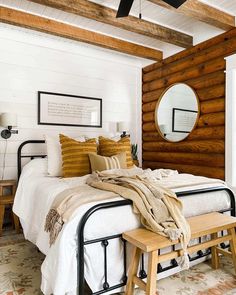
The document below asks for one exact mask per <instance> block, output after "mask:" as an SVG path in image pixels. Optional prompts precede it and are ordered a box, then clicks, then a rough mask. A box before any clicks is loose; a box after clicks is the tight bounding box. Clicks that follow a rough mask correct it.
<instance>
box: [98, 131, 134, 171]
mask: <svg viewBox="0 0 236 295" xmlns="http://www.w3.org/2000/svg"><path fill="white" fill-rule="evenodd" d="M122 152H125V153H126V164H127V168H131V167H133V165H134V163H133V160H132V156H131V143H130V139H129V137H123V138H121V139H120V140H119V141H115V140H112V139H109V138H105V137H103V136H99V154H100V155H101V156H105V157H111V156H114V155H117V154H120V153H122Z"/></svg>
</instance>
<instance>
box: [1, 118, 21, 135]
mask: <svg viewBox="0 0 236 295" xmlns="http://www.w3.org/2000/svg"><path fill="white" fill-rule="evenodd" d="M0 126H2V127H5V128H7V129H4V130H3V131H2V132H1V136H2V138H4V139H8V138H10V137H11V135H12V134H18V130H12V127H16V126H17V115H16V114H13V113H2V114H1V115H0Z"/></svg>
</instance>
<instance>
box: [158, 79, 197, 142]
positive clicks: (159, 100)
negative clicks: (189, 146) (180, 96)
mask: <svg viewBox="0 0 236 295" xmlns="http://www.w3.org/2000/svg"><path fill="white" fill-rule="evenodd" d="M179 84H183V85H186V86H188V87H189V88H191V89H192V91H193V93H194V94H195V97H196V100H197V106H198V114H197V118H196V122H195V124H194V126H193V128H192V130H191V132H189V134H188V135H187V136H186V137H185V138H183V139H180V140H178V141H171V140H169V139H167V138H166V137H165V136H164V135H163V133H162V132H161V130H160V128H159V124H158V117H157V112H158V108H159V105H160V103H161V100H162V98H163V96H164V95H165V94H166V92H167V91H168V90H169V89H170V88H171V87H173V86H176V85H179ZM200 111H201V109H200V101H199V97H198V95H197V92H196V91H195V90H194V89H193V88H192V87H191V86H189V85H188V84H186V83H182V82H179V83H174V84H171V85H170V86H168V87H167V88H166V89H165V90H164V91H163V92H162V94H161V95H160V97H159V99H158V101H157V103H156V107H155V126H156V129H157V132H158V134H159V135H160V136H161V137H162V138H163V139H164V140H165V141H168V142H171V143H176V142H181V141H183V140H185V139H187V138H188V137H189V135H190V134H191V133H192V132H193V131H194V129H195V128H196V126H197V124H198V120H199V117H200Z"/></svg>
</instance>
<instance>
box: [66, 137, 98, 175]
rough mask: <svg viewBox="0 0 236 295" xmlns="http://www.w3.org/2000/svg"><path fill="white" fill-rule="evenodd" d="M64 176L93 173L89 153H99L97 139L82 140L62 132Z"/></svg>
mask: <svg viewBox="0 0 236 295" xmlns="http://www.w3.org/2000/svg"><path fill="white" fill-rule="evenodd" d="M60 143H61V154H62V175H63V177H75V176H83V175H86V174H89V173H91V167H90V161H89V157H88V154H89V153H95V154H96V153H97V144H96V139H95V138H93V139H89V140H86V141H85V142H80V141H77V140H75V139H72V138H70V137H68V136H65V135H63V134H60Z"/></svg>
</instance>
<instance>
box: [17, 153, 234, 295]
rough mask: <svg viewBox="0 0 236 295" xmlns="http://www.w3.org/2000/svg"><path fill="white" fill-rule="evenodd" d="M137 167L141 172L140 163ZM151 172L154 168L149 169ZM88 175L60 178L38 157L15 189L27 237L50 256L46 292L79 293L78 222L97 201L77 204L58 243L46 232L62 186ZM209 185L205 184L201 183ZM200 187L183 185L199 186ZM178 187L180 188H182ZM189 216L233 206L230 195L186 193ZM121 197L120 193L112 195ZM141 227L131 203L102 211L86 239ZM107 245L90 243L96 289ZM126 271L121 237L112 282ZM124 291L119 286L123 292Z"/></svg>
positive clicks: (88, 271) (90, 273) (90, 275)
mask: <svg viewBox="0 0 236 295" xmlns="http://www.w3.org/2000/svg"><path fill="white" fill-rule="evenodd" d="M135 169H136V170H135V171H136V172H139V173H140V171H141V169H140V168H135ZM149 173H150V172H149ZM164 174H165V171H163V170H162V171H161V174H160V171H155V172H153V174H152V175H154V176H155V175H158V176H159V177H160V175H162V176H164ZM168 175H169V176H168V177H164V178H163V183H165V182H166V183H168V181H169V180H171V178H172V180H173V179H176V183H177V180H178V177H182V178H183V179H184V177H185V176H184V174H182V175H181V174H179V175H176V173H174V172H173V173H169V171H168ZM87 177H88V176H83V177H75V178H67V179H62V178H55V177H48V176H47V160H46V159H35V160H32V161H31V162H30V163H28V164H27V165H26V166H25V167H24V169H23V171H22V174H21V178H20V181H19V184H18V189H17V192H16V197H15V202H14V206H13V211H14V213H15V214H17V215H18V216H19V217H20V220H21V223H22V227H23V230H24V235H25V238H26V239H28V240H29V241H31V242H32V243H34V244H35V245H37V247H38V248H39V250H40V251H41V252H43V253H44V254H45V255H46V258H45V260H44V262H43V264H42V268H41V271H42V283H41V289H42V292H43V293H44V294H45V295H50V294H52V293H53V294H54V295H65V294H67V295H75V294H76V287H77V261H76V251H77V235H76V233H77V227H78V224H79V221H80V220H81V218H82V216H83V215H84V213H85V212H86V211H87V210H88V209H89V208H91V207H92V206H94V205H95V204H96V203H90V204H86V205H83V206H81V207H80V208H78V210H77V213H76V214H75V216H74V218H73V219H72V220H71V221H70V222H68V223H67V224H65V225H64V226H63V230H62V231H61V233H60V235H59V236H58V238H57V240H56V243H55V244H54V245H53V246H52V247H51V248H50V247H49V237H48V233H45V231H44V223H45V217H46V215H47V213H48V211H49V209H50V206H51V204H52V202H53V200H54V198H55V197H56V195H57V194H58V193H59V192H61V191H62V190H64V189H66V188H69V187H73V186H78V185H79V184H85V182H86V179H87ZM222 185H223V183H222V182H221V181H219V182H218V183H212V184H211V185H207V187H209V186H214V187H216V186H222ZM202 187H206V185H200V186H198V188H202ZM195 188H196V187H191V188H189V187H188V188H187V187H184V190H189V189H195ZM181 190H183V189H181V188H179V187H178V189H176V191H181ZM181 199H182V201H183V205H184V215H185V216H186V217H188V216H192V215H199V214H203V213H207V212H211V211H218V210H222V209H228V208H230V198H229V196H228V195H227V194H226V193H225V192H223V191H220V192H214V193H205V194H197V195H193V196H188V197H182V198H181ZM113 200H122V198H120V197H117V198H115V199H112V200H109V201H113ZM139 226H140V222H139V219H138V217H137V216H136V215H134V214H133V213H132V208H131V206H125V207H122V209H121V208H119V207H118V208H112V209H106V210H102V211H97V212H96V213H95V214H93V215H92V216H91V217H90V219H89V220H88V222H87V223H86V227H85V239H86V240H90V239H95V238H99V237H104V236H109V235H114V234H120V233H122V232H124V231H127V230H131V229H134V228H137V227H139ZM103 263H104V261H103V248H102V246H101V243H97V244H91V245H87V246H86V247H85V279H86V281H87V283H88V285H89V287H90V288H91V289H92V291H93V292H95V291H98V290H101V289H102V284H103V282H104V271H103ZM122 276H123V250H122V247H121V245H120V242H119V241H118V240H117V239H114V240H110V241H109V246H108V282H109V284H110V285H116V284H118V283H120V279H121V277H122ZM118 291H120V290H115V292H118Z"/></svg>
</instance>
